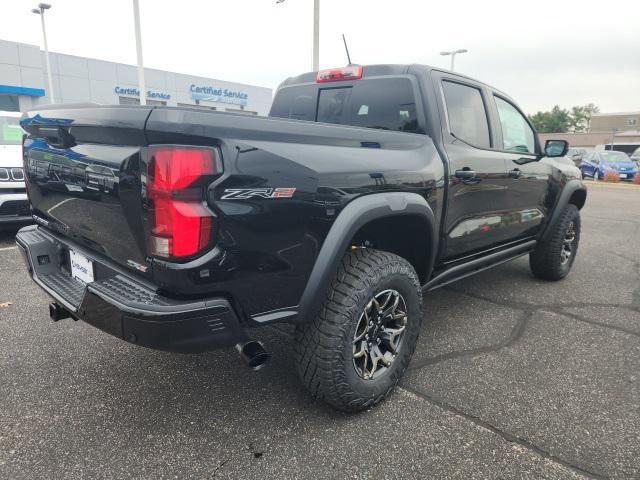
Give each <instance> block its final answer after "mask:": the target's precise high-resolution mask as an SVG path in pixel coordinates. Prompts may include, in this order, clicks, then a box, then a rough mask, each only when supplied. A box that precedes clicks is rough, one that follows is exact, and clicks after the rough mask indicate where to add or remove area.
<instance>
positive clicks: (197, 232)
mask: <svg viewBox="0 0 640 480" xmlns="http://www.w3.org/2000/svg"><path fill="white" fill-rule="evenodd" d="M148 158H149V161H148V165H147V197H148V199H149V200H150V205H151V213H152V219H151V253H152V254H153V255H156V256H158V257H163V258H168V259H181V258H187V257H192V256H194V255H196V254H198V253H200V252H202V251H203V250H205V249H206V248H207V247H209V246H210V245H211V243H212V236H213V234H212V231H213V227H214V225H213V220H214V217H213V214H212V213H211V211H210V210H209V209H208V208H207V206H206V202H205V190H206V186H207V185H208V183H209V182H210V181H211V180H212V179H213V178H214V177H215V176H217V175H219V174H221V173H222V163H221V162H220V158H219V157H218V153H217V151H216V150H214V149H212V148H208V147H188V146H181V145H156V146H152V147H150V148H149V157H148Z"/></svg>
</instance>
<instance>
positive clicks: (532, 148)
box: [493, 97, 536, 153]
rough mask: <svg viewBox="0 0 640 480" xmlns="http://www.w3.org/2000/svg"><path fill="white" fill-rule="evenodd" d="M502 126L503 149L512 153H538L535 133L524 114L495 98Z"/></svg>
mask: <svg viewBox="0 0 640 480" xmlns="http://www.w3.org/2000/svg"><path fill="white" fill-rule="evenodd" d="M493 98H494V100H495V102H496V108H497V109H498V117H500V125H501V126H502V144H503V149H504V150H508V151H510V152H522V153H536V143H535V140H534V133H533V130H532V129H531V127H530V126H529V124H528V123H527V121H526V120H525V118H524V117H523V116H522V114H521V113H520V112H519V111H518V110H517V109H516V107H514V106H513V105H511V104H510V103H509V102H506V101H504V100H503V99H501V98H500V97H493Z"/></svg>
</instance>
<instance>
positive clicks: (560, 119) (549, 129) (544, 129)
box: [529, 105, 571, 133]
mask: <svg viewBox="0 0 640 480" xmlns="http://www.w3.org/2000/svg"><path fill="white" fill-rule="evenodd" d="M529 119H530V120H531V123H533V126H534V127H536V130H537V131H538V133H565V132H568V131H569V126H570V124H571V114H570V113H569V111H568V110H565V109H563V108H560V107H559V106H558V105H556V106H555V107H553V108H552V109H551V111H550V112H538V113H536V114H535V115H532V116H530V117H529Z"/></svg>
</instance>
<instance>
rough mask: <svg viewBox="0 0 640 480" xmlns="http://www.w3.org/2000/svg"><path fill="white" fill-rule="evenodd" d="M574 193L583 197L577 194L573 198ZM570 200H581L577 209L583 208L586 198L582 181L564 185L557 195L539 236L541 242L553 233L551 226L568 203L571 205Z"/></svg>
mask: <svg viewBox="0 0 640 480" xmlns="http://www.w3.org/2000/svg"><path fill="white" fill-rule="evenodd" d="M576 192H583V193H584V195H581V194H578V197H576V196H574V194H576ZM572 198H580V199H581V201H580V202H579V203H578V204H577V207H578V208H579V209H581V208H582V207H583V206H584V202H585V201H586V198H587V189H586V187H585V186H584V183H582V180H578V179H572V180H569V181H568V182H567V183H566V184H565V186H564V188H563V189H562V191H561V192H560V195H558V199H557V201H556V203H555V205H554V207H553V212H552V213H551V216H550V218H549V221H548V222H547V225H546V227H545V228H544V230H543V231H542V233H541V235H540V240H541V241H543V242H544V241H546V240H548V239H549V236H550V235H551V232H552V231H553V226H554V225H555V224H556V222H558V220H559V219H560V215H561V214H562V212H563V211H564V209H565V207H566V206H567V205H568V204H569V203H571V199H572Z"/></svg>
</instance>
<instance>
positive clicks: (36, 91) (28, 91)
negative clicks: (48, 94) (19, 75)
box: [0, 85, 45, 97]
mask: <svg viewBox="0 0 640 480" xmlns="http://www.w3.org/2000/svg"><path fill="white" fill-rule="evenodd" d="M0 93H11V94H13V95H26V96H28V97H44V95H45V93H44V88H30V87H16V86H15V85H0Z"/></svg>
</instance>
